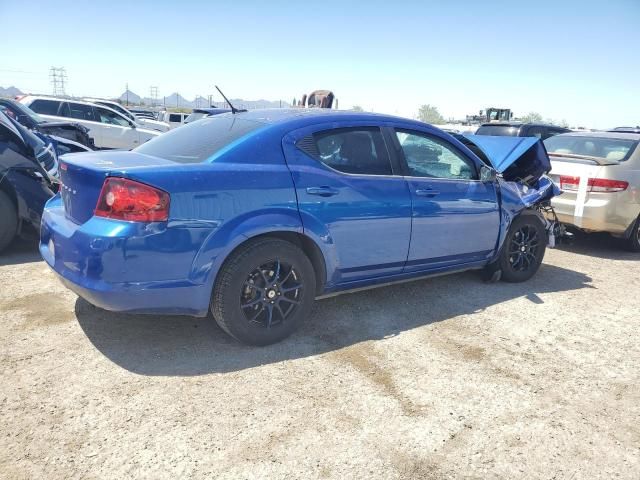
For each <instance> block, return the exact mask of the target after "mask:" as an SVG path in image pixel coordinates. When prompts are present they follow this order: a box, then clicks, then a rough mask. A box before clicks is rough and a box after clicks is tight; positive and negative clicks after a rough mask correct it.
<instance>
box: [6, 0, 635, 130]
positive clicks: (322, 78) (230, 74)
mask: <svg viewBox="0 0 640 480" xmlns="http://www.w3.org/2000/svg"><path fill="white" fill-rule="evenodd" d="M0 20H2V23H1V24H2V39H3V40H2V42H1V43H0V45H1V47H0V86H3V87H8V86H10V85H15V86H17V87H19V88H20V89H21V90H23V91H27V92H31V93H51V91H52V87H51V84H50V81H49V68H50V67H51V66H56V67H64V68H65V69H66V72H67V76H68V82H67V89H66V90H67V93H68V94H71V95H76V96H100V97H116V96H119V95H120V94H121V93H122V92H124V90H125V85H127V84H128V85H129V89H130V90H132V91H133V92H135V93H137V94H138V95H141V96H149V91H150V86H157V87H158V91H159V96H160V97H162V96H163V95H170V94H171V93H173V92H179V93H180V94H181V95H182V96H183V97H185V98H187V99H190V100H191V99H193V98H194V97H195V96H196V95H202V96H204V97H207V96H208V95H209V94H214V92H215V90H214V87H213V85H214V84H217V85H219V86H220V87H221V88H222V89H223V91H224V92H225V93H226V94H227V96H228V97H234V98H243V99H246V100H257V99H261V98H263V99H267V100H284V101H287V102H291V101H292V99H293V98H300V97H301V95H302V94H303V93H309V92H310V91H312V90H315V89H331V90H333V91H334V92H335V95H336V97H337V98H338V100H339V106H340V108H350V107H351V106H353V105H359V106H362V107H363V108H364V109H365V110H369V111H376V112H383V113H389V114H395V115H401V116H407V117H414V116H415V115H416V114H417V111H418V108H419V106H420V105H423V104H431V105H435V106H436V107H437V108H438V109H439V110H440V112H441V113H442V114H443V115H444V116H445V118H449V117H454V118H463V117H464V116H465V115H467V114H474V113H477V112H478V110H480V109H484V108H486V107H503V108H511V109H512V111H513V112H515V114H516V116H518V115H524V114H526V113H528V112H539V113H540V114H542V116H543V117H545V118H550V119H554V120H556V121H560V120H566V121H567V122H568V123H569V124H570V125H571V126H586V127H592V128H608V127H614V126H623V125H624V126H629V125H638V124H640V94H639V91H640V55H639V54H638V46H639V45H640V0H607V1H604V0H600V1H594V0H582V1H574V0H554V1H548V0H533V1H525V2H518V1H513V0H510V1H502V0H476V1H473V0H448V1H446V2H442V1H436V0H432V1H427V0H424V1H402V0H395V1H379V0H367V1H350V2H347V1H346V0H342V1H333V0H324V1H316V2H304V3H303V2H293V1H291V2H286V1H280V0H269V1H253V0H244V1H243V0H235V1H225V0H218V1H215V0H213V1H188V0H183V1H161V0H157V1H153V2H151V1H146V0H138V1H131V0H129V1H120V0H110V1H100V0H95V1H92V2H78V1H66V0H56V1H55V2H53V1H41V2H38V1H32V0H28V1H24V0H23V1H17V0H0ZM216 93H217V92H216ZM218 97H219V96H218V95H216V94H214V100H222V99H221V98H218Z"/></svg>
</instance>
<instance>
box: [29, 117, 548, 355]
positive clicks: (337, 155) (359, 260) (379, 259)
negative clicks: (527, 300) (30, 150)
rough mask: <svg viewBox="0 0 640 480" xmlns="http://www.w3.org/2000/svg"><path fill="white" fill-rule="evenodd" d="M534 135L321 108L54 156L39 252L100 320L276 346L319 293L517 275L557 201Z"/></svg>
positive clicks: (541, 243) (197, 125)
mask: <svg viewBox="0 0 640 480" xmlns="http://www.w3.org/2000/svg"><path fill="white" fill-rule="evenodd" d="M549 170H550V164H549V159H548V157H547V155H546V151H545V150H544V147H543V146H542V144H541V143H540V142H539V141H538V140H537V139H535V138H533V139H529V138H517V137H516V138H511V137H477V138H474V137H459V138H458V139H456V138H453V137H452V136H450V135H448V134H447V133H444V132H443V131H441V130H439V129H437V128H434V127H431V126H429V125H426V124H424V123H421V122H417V121H412V120H407V119H401V118H396V117H391V116H384V115H375V114H367V113H355V112H339V111H335V110H333V111H332V110H322V109H311V110H302V109H292V110H256V111H251V112H243V113H226V114H222V115H217V116H214V117H207V118H204V119H202V120H198V121H196V122H194V123H192V124H189V125H186V126H183V127H182V128H179V129H176V130H174V131H172V132H169V133H166V134H163V135H162V136H159V137H157V138H156V139H154V140H151V141H150V142H148V143H146V144H144V145H142V146H140V147H138V148H136V149H134V150H133V151H130V152H102V153H86V154H75V155H73V156H69V157H62V161H61V162H60V175H61V181H62V187H61V191H60V193H59V194H58V195H56V196H55V197H54V198H53V199H51V200H50V201H49V202H48V204H47V206H46V209H45V213H44V216H43V221H42V228H41V241H40V252H41V254H42V256H43V258H44V259H45V260H46V262H47V263H48V264H49V265H50V266H51V267H52V268H53V269H54V270H55V272H56V273H57V274H58V275H59V277H60V278H61V280H62V282H63V283H64V284H65V285H67V286H68V287H69V288H70V289H71V290H73V291H74V292H76V293H77V294H78V295H80V296H81V297H83V298H84V299H86V300H87V301H89V302H90V303H92V304H94V305H96V306H98V307H101V308H104V309H107V310H112V311H120V312H132V313H153V314H187V315H194V316H206V315H207V313H208V311H209V310H210V311H211V312H212V314H213V317H214V318H215V320H216V321H217V322H218V323H219V325H220V326H221V327H222V328H223V329H224V330H225V331H226V332H228V333H229V334H230V335H232V336H233V337H235V338H236V339H238V340H240V341H242V342H245V343H249V344H254V345H266V344H270V343H274V342H277V341H279V340H281V339H283V338H285V337H287V336H288V335H290V334H291V333H292V332H293V331H294V329H295V328H296V327H297V326H298V325H299V324H300V323H301V322H302V321H303V320H304V319H305V318H306V317H308V315H309V311H310V308H311V305H312V303H313V301H314V299H315V298H316V297H317V296H321V295H323V294H327V293H331V292H338V291H344V290H349V289H353V288H358V287H365V286H372V285H375V284H381V283H386V282H391V281H396V280H404V279H408V278H414V277H423V276H429V275H435V274H441V273H446V272H455V271H461V270H469V269H484V270H485V271H486V272H487V273H488V276H489V277H492V278H493V279H497V278H499V277H500V276H501V277H502V279H504V280H507V281H512V282H519V281H524V280H527V279H529V278H530V277H531V276H532V275H534V273H535V272H536V271H537V270H538V267H539V266H540V263H541V262H542V259H543V256H544V252H545V248H546V246H547V239H548V238H549V237H550V236H552V235H553V228H554V227H553V225H552V224H551V223H550V222H548V221H547V220H546V219H545V217H544V216H543V215H542V214H541V211H542V210H544V209H547V208H549V207H548V204H549V200H550V198H551V197H552V196H553V195H555V194H557V193H558V190H557V188H556V187H555V185H554V184H553V183H552V182H551V181H550V180H549V179H548V178H547V177H546V175H545V173H547V172H548V171H549Z"/></svg>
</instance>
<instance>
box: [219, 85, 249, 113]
mask: <svg viewBox="0 0 640 480" xmlns="http://www.w3.org/2000/svg"><path fill="white" fill-rule="evenodd" d="M214 87H216V90H218V91H219V92H220V95H222V98H224V101H225V102H227V103H228V104H229V106H230V107H231V113H241V112H246V110H244V109H239V108H236V107H234V106H233V105H232V104H231V102H230V101H229V99H228V98H227V97H225V96H224V93H222V90H220V89H219V88H218V86H217V85H214Z"/></svg>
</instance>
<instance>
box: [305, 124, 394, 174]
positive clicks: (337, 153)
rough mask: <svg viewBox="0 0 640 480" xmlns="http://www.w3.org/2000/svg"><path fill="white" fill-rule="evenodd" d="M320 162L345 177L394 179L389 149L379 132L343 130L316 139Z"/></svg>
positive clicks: (329, 132)
mask: <svg viewBox="0 0 640 480" xmlns="http://www.w3.org/2000/svg"><path fill="white" fill-rule="evenodd" d="M313 139H314V141H315V147H316V149H317V158H318V160H320V161H321V162H322V163H324V164H325V165H327V166H329V167H331V168H333V169H334V170H338V171H340V172H343V173H350V174H356V175H392V174H393V172H392V170H391V162H390V160H389V154H388V152H387V147H386V145H385V143H384V139H383V138H382V133H380V129H378V128H343V129H338V130H328V131H325V132H318V133H315V134H314V135H313Z"/></svg>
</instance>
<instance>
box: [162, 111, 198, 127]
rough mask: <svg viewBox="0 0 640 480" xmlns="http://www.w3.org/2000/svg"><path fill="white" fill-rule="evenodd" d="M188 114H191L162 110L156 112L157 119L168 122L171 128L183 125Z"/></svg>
mask: <svg viewBox="0 0 640 480" xmlns="http://www.w3.org/2000/svg"><path fill="white" fill-rule="evenodd" d="M189 115H191V114H190V113H183V112H168V111H166V110H163V111H162V112H158V120H160V121H161V122H166V123H168V124H169V125H171V128H172V129H173V128H178V127H179V126H181V125H183V124H184V123H185V120H186V119H187V117H188V116H189Z"/></svg>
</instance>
